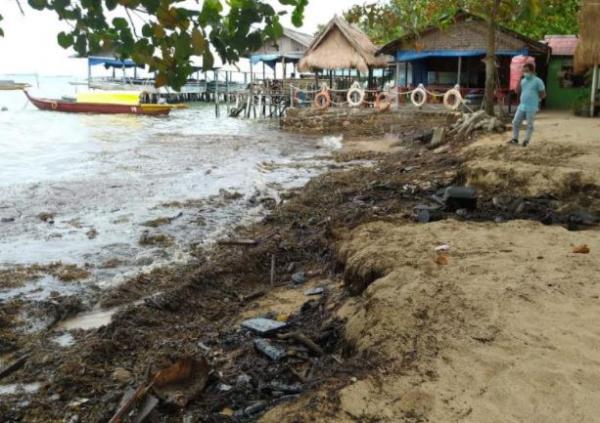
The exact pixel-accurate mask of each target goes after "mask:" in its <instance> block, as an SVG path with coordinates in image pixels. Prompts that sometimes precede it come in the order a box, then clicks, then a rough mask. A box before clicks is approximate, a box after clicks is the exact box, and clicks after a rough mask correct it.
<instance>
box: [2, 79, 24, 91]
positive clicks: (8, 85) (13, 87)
mask: <svg viewBox="0 0 600 423" xmlns="http://www.w3.org/2000/svg"><path fill="white" fill-rule="evenodd" d="M28 87H29V84H23V83H20V82H15V81H6V80H0V91H17V90H24V89H25V88H28Z"/></svg>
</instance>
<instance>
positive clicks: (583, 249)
mask: <svg viewBox="0 0 600 423" xmlns="http://www.w3.org/2000/svg"><path fill="white" fill-rule="evenodd" d="M590 252H591V250H590V247H589V246H587V245H578V246H576V247H575V248H573V253H574V254H589V253H590Z"/></svg>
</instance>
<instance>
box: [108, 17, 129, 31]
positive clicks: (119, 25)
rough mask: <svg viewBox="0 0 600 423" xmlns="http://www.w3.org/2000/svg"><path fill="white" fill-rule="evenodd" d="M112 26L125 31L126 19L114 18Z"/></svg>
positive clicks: (126, 26)
mask: <svg viewBox="0 0 600 423" xmlns="http://www.w3.org/2000/svg"><path fill="white" fill-rule="evenodd" d="M112 24H113V26H114V27H115V28H116V29H125V28H128V27H129V24H128V23H127V19H125V18H114V19H113V20H112Z"/></svg>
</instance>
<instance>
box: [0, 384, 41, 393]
mask: <svg viewBox="0 0 600 423" xmlns="http://www.w3.org/2000/svg"><path fill="white" fill-rule="evenodd" d="M41 386H42V385H41V384H40V383H37V382H36V383H24V384H21V383H13V384H10V385H0V395H15V394H21V393H23V394H33V393H35V392H37V391H38V390H39V389H40V387H41Z"/></svg>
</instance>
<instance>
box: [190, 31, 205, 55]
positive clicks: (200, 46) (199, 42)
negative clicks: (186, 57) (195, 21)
mask: <svg viewBox="0 0 600 423" xmlns="http://www.w3.org/2000/svg"><path fill="white" fill-rule="evenodd" d="M192 47H193V50H194V54H196V55H198V56H201V55H202V54H203V53H204V49H205V48H206V39H205V38H204V35H203V34H202V33H201V32H200V31H198V28H194V29H193V30H192Z"/></svg>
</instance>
